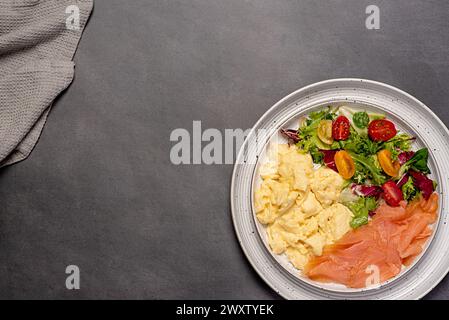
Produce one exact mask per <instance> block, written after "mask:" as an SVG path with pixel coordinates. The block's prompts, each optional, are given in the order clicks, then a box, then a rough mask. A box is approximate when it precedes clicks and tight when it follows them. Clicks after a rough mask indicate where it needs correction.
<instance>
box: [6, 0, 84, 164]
mask: <svg viewBox="0 0 449 320" xmlns="http://www.w3.org/2000/svg"><path fill="white" fill-rule="evenodd" d="M92 7H93V0H0V167H2V166H5V165H10V164H13V163H16V162H18V161H21V160H23V159H25V158H26V157H28V155H29V154H30V153H31V151H32V150H33V148H34V146H35V144H36V143H37V140H38V139H39V136H40V134H41V132H42V129H43V127H44V125H45V121H46V119H47V116H48V113H49V112H50V108H51V104H52V102H53V100H54V99H55V98H56V97H57V96H58V95H59V94H60V93H61V91H63V90H64V89H66V88H67V87H68V86H69V85H70V83H71V82H72V80H73V75H74V63H73V61H72V59H73V56H74V54H75V51H76V48H77V46H78V43H79V40H80V38H81V35H82V32H83V30H84V27H85V25H86V23H87V20H88V19H89V16H90V14H91V11H92Z"/></svg>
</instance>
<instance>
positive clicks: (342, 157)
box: [334, 150, 355, 179]
mask: <svg viewBox="0 0 449 320" xmlns="http://www.w3.org/2000/svg"><path fill="white" fill-rule="evenodd" d="M334 159H335V165H336V166H337V170H338V173H339V174H340V175H341V176H342V177H343V178H345V179H351V178H352V176H353V175H354V173H355V163H354V160H353V159H352V157H351V155H350V154H349V153H348V152H346V151H345V150H340V151H338V152H337V153H336V154H335V158H334Z"/></svg>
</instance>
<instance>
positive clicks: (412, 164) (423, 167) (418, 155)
mask: <svg viewBox="0 0 449 320" xmlns="http://www.w3.org/2000/svg"><path fill="white" fill-rule="evenodd" d="M428 158H429V150H428V149H427V148H422V149H419V150H418V151H416V152H415V154H414V155H413V157H412V158H411V159H410V160H408V161H407V162H406V163H404V164H403V165H402V166H401V169H400V170H399V176H402V175H403V174H404V173H405V172H407V171H408V170H409V169H413V170H416V171H419V172H422V173H424V174H428V173H430V169H429V167H428V166H427V160H428Z"/></svg>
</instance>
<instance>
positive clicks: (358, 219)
mask: <svg viewBox="0 0 449 320" xmlns="http://www.w3.org/2000/svg"><path fill="white" fill-rule="evenodd" d="M346 206H347V207H348V208H349V209H350V210H351V211H352V213H353V214H354V217H353V218H352V221H351V222H350V225H351V227H352V228H354V229H355V228H358V227H360V226H362V225H364V224H367V223H368V217H369V213H370V211H374V210H375V209H376V208H377V201H376V198H374V197H359V198H358V199H357V201H354V202H350V203H347V204H346Z"/></svg>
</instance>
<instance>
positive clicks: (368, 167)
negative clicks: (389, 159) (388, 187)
mask: <svg viewBox="0 0 449 320" xmlns="http://www.w3.org/2000/svg"><path fill="white" fill-rule="evenodd" d="M350 155H351V157H352V159H353V160H354V162H355V164H356V174H355V175H354V177H356V179H360V175H364V179H363V181H365V180H366V179H370V180H371V182H372V184H374V185H378V186H379V185H382V184H383V183H384V182H385V181H387V178H386V177H385V175H384V174H383V173H382V170H381V169H380V168H379V166H378V164H377V163H376V161H375V160H374V157H373V156H372V155H371V156H364V155H362V154H357V153H354V152H350ZM358 170H359V171H358ZM354 177H353V179H354ZM354 181H355V182H357V183H360V182H359V181H356V180H354Z"/></svg>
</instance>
